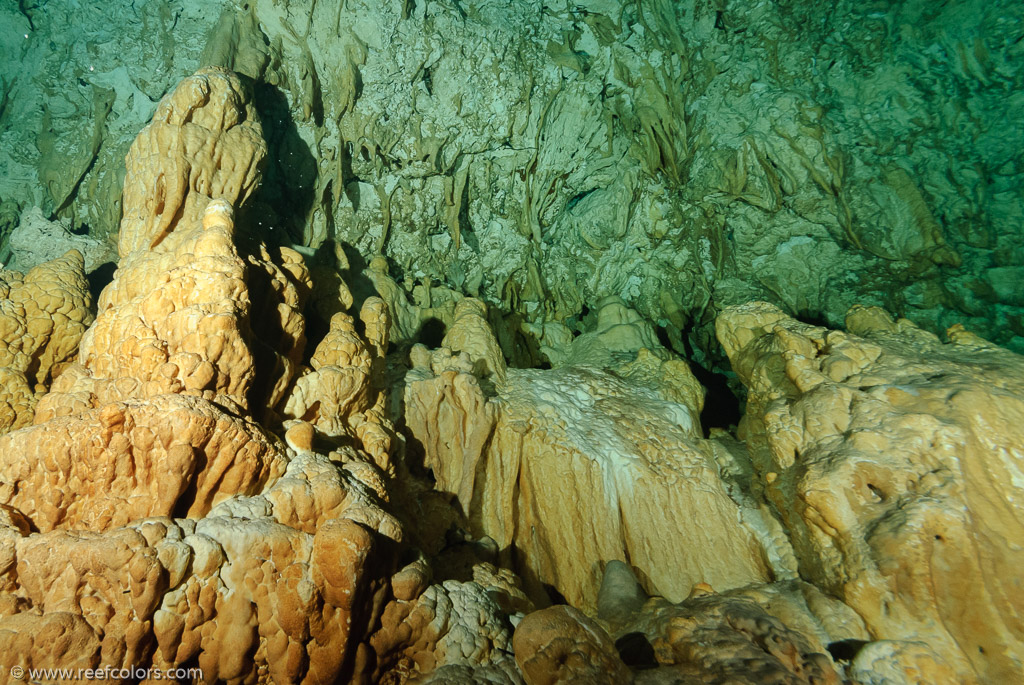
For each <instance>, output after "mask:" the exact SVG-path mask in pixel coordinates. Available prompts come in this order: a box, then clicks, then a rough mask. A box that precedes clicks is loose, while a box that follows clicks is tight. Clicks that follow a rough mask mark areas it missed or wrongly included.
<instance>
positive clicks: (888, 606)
mask: <svg viewBox="0 0 1024 685" xmlns="http://www.w3.org/2000/svg"><path fill="white" fill-rule="evenodd" d="M847 327H848V329H849V331H848V332H842V331H830V330H826V329H824V328H821V327H818V326H811V325H808V324H803V323H800V322H798V321H796V320H794V319H791V318H789V317H788V316H786V315H785V314H783V313H782V312H781V311H779V310H778V309H776V308H775V307H772V306H770V305H766V304H763V303H753V304H749V305H745V306H742V307H736V308H732V309H729V310H727V311H726V312H725V313H723V314H722V315H721V316H720V317H719V320H718V322H717V328H718V335H719V339H720V340H721V341H722V344H723V346H724V347H725V349H726V352H727V353H728V354H729V357H730V360H731V361H732V365H733V368H734V369H735V370H736V372H737V373H738V374H739V376H740V378H741V380H742V381H743V382H744V384H746V385H747V387H748V389H749V397H748V404H747V413H746V415H745V417H744V420H743V422H742V425H741V427H740V428H741V437H743V438H744V439H745V440H746V441H747V443H748V445H749V447H750V453H751V457H752V460H753V462H754V467H755V469H756V471H757V477H758V480H759V481H760V482H761V484H762V486H763V488H764V492H765V494H766V495H767V497H768V499H769V501H770V502H772V504H773V505H774V507H775V509H776V511H777V512H778V514H779V515H780V517H781V518H782V520H783V522H784V523H785V525H786V527H787V529H788V530H789V532H790V538H791V540H792V542H793V548H794V551H795V553H796V556H797V559H798V560H799V564H800V572H801V575H802V576H803V577H805V578H807V579H808V580H810V581H812V582H814V583H815V584H817V585H818V586H819V587H821V588H822V589H823V590H825V591H826V592H829V593H832V594H834V595H836V596H837V597H839V598H841V599H842V600H843V601H844V602H846V603H847V604H848V605H850V606H851V607H852V608H853V609H854V610H856V611H857V612H858V613H859V614H860V615H861V616H862V617H863V619H864V621H865V623H866V625H867V628H868V630H869V632H870V634H871V636H872V637H873V638H875V639H876V640H902V641H907V640H911V641H921V642H925V643H927V645H928V647H929V649H931V650H933V651H934V652H935V653H936V654H940V655H941V656H942V659H943V660H944V661H945V662H946V663H947V664H948V666H949V667H951V668H952V669H953V671H954V672H955V673H956V677H957V678H958V679H960V680H962V681H964V682H975V681H979V680H980V681H982V682H1007V679H1012V678H1013V677H1014V676H1013V675H1011V674H1018V673H1020V670H1021V667H1022V663H1024V626H1022V624H1021V622H1020V616H1021V615H1024V605H1022V602H1024V594H1022V593H1021V592H1020V590H1019V586H1020V585H1021V583H1022V582H1024V581H1022V576H1021V569H1024V551H1022V550H1024V517H1022V516H1021V514H1020V511H1021V508H1020V506H1019V504H1020V492H1021V475H1020V469H1019V464H1018V462H1019V461H1020V460H1021V458H1022V457H1024V433H1022V426H1024V359H1022V358H1021V357H1020V356H1018V355H1015V354H1013V353H1011V352H1009V351H1007V350H1004V349H1001V348H998V347H996V346H994V345H990V344H988V343H985V342H984V341H982V340H981V339H980V338H977V337H976V336H972V335H969V334H966V333H965V332H962V331H961V330H958V329H955V330H952V331H951V336H950V337H951V342H950V343H947V344H942V343H940V342H939V340H938V339H937V338H936V337H935V336H934V335H932V334H930V333H927V332H924V331H922V330H920V329H918V328H916V327H915V326H913V324H911V323H910V322H908V321H905V320H899V321H894V320H893V319H892V318H891V317H889V316H888V315H886V314H885V313H884V312H882V311H881V310H878V309H864V308H854V309H853V310H851V312H850V315H849V317H848V319H847Z"/></svg>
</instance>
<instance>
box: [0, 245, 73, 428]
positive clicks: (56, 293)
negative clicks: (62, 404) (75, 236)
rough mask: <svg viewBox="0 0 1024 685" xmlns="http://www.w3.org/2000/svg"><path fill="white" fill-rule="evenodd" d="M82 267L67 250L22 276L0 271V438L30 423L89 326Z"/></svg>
mask: <svg viewBox="0 0 1024 685" xmlns="http://www.w3.org/2000/svg"><path fill="white" fill-rule="evenodd" d="M83 266H84V262H83V259H82V255H81V253H79V252H78V251H76V250H71V251H68V252H67V253H66V254H64V255H63V256H62V257H58V258H57V259H54V260H52V261H49V262H46V263H44V264H40V265H38V266H36V267H34V268H32V269H31V270H29V271H28V273H26V274H24V275H23V274H21V273H20V272H17V271H7V270H4V269H2V268H0V298H2V299H0V378H2V381H3V382H2V383H0V434H2V433H5V432H7V431H8V430H12V429H16V428H21V427H23V426H26V425H29V424H30V423H32V416H33V412H34V410H35V406H36V402H37V401H38V399H39V398H40V396H42V395H43V394H44V393H45V392H46V391H47V390H48V389H49V387H50V384H51V382H52V381H53V379H54V378H57V377H58V376H59V375H60V374H61V373H62V372H63V371H64V370H65V368H66V367H67V366H68V365H69V364H70V363H71V362H72V360H73V359H74V356H75V354H76V353H77V351H78V345H79V341H80V340H81V338H82V334H83V333H84V332H85V329H86V327H88V325H89V324H90V323H92V320H93V314H92V311H91V307H92V296H91V295H90V294H89V284H88V283H87V282H86V280H85V273H84V272H83Z"/></svg>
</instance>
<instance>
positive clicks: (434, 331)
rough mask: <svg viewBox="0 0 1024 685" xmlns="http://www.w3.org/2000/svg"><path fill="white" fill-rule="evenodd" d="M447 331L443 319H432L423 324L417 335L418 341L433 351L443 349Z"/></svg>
mask: <svg viewBox="0 0 1024 685" xmlns="http://www.w3.org/2000/svg"><path fill="white" fill-rule="evenodd" d="M446 332H447V329H446V327H445V325H444V322H443V321H441V319H436V318H430V319H427V320H426V321H424V322H423V324H422V325H421V326H420V330H419V331H418V332H417V333H416V341H417V342H420V343H422V344H424V345H426V346H427V347H429V348H430V349H432V350H436V349H437V348H439V347H441V343H442V342H443V341H444V336H445V333H446Z"/></svg>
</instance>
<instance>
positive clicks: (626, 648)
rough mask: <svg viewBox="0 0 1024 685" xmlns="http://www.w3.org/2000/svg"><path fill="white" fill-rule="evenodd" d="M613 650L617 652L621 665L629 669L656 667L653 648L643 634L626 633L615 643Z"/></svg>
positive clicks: (656, 662)
mask: <svg viewBox="0 0 1024 685" xmlns="http://www.w3.org/2000/svg"><path fill="white" fill-rule="evenodd" d="M615 649H616V650H617V651H618V652H619V658H620V659H622V663H624V664H626V665H627V666H629V667H630V668H641V669H642V668H657V667H658V660H657V659H656V658H655V656H654V646H653V645H652V644H651V641H650V640H648V639H647V636H646V635H644V634H643V633H640V632H636V633H626V634H625V635H623V636H622V637H620V638H619V639H618V640H616V641H615Z"/></svg>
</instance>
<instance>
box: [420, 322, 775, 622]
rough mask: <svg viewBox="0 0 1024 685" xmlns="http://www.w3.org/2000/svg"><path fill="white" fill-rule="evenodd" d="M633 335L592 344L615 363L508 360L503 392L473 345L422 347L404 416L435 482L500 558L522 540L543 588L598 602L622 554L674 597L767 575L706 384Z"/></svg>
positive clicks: (530, 569)
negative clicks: (481, 366) (729, 490)
mask: <svg viewBox="0 0 1024 685" xmlns="http://www.w3.org/2000/svg"><path fill="white" fill-rule="evenodd" d="M616 325H618V324H616ZM627 337H628V336H627ZM630 339H632V338H630ZM634 342H635V340H634ZM629 344H631V343H628V342H624V343H623V344H622V346H621V347H620V348H619V349H618V350H616V351H615V352H614V353H609V352H608V351H607V350H605V351H602V350H601V349H599V348H598V346H597V345H591V347H590V348H588V349H590V350H591V353H590V354H591V357H592V358H593V359H609V358H611V356H618V357H620V358H621V365H620V366H618V367H616V370H615V372H612V371H607V370H603V369H600V368H595V367H591V366H579V367H576V366H571V367H561V368H557V369H553V370H546V371H544V370H524V369H508V371H507V373H506V379H505V382H504V383H503V384H500V386H499V387H498V389H497V395H496V396H493V397H492V396H490V392H489V391H488V390H485V388H484V386H483V385H482V384H481V382H480V379H478V378H477V377H476V376H475V375H473V374H472V371H473V369H474V364H473V362H472V360H471V359H470V358H469V356H468V355H466V354H465V353H460V354H459V355H451V354H450V353H447V352H446V350H445V349H444V348H442V349H441V350H438V351H436V352H433V353H430V352H428V351H426V350H425V349H423V348H414V349H413V352H412V354H411V361H412V364H413V369H412V370H411V371H410V372H409V374H408V376H407V379H406V381H407V385H406V395H405V412H406V414H405V418H406V422H407V425H408V427H409V430H410V432H411V433H412V435H413V437H414V438H415V441H416V442H415V443H414V444H416V445H418V446H421V447H422V450H423V458H424V465H425V466H427V467H428V468H430V469H431V470H432V471H433V473H434V477H435V478H436V479H437V488H438V489H439V490H441V491H442V492H448V493H451V494H453V495H454V498H455V502H456V503H457V505H458V506H459V508H460V509H461V511H462V513H463V514H464V516H465V517H466V518H467V519H468V522H469V527H470V529H471V530H472V532H473V534H474V535H476V536H483V535H487V536H489V537H491V538H493V540H494V541H495V542H496V544H497V547H498V549H500V550H502V555H503V556H502V557H501V559H502V563H504V564H512V563H513V561H512V552H511V550H512V549H513V548H514V549H515V559H516V563H517V564H519V566H517V567H516V568H517V569H518V570H519V571H520V572H521V573H522V575H523V576H524V579H525V581H526V583H527V590H528V591H529V593H530V595H531V597H533V598H534V599H535V600H538V599H540V598H543V597H544V596H545V590H544V589H543V587H542V583H543V584H548V585H551V586H554V587H555V588H556V589H557V590H558V591H559V592H560V593H561V594H562V595H563V596H564V597H565V598H566V600H567V601H568V602H569V603H571V604H573V605H574V606H578V607H582V608H584V609H586V610H588V611H591V610H593V609H594V607H595V603H596V600H597V595H598V589H599V587H600V584H601V574H602V569H603V564H604V562H607V561H610V560H614V559H619V560H625V559H629V560H630V561H631V563H632V564H633V566H635V567H636V568H637V569H638V570H639V571H640V574H641V576H642V581H643V583H644V584H645V586H646V588H647V590H648V591H650V592H652V593H658V594H664V595H665V596H668V597H670V598H672V599H674V600H677V601H678V600H681V599H683V598H684V597H685V596H686V594H687V593H688V592H689V590H690V587H691V586H692V585H693V584H695V583H698V582H702V581H708V582H711V583H712V584H714V585H715V586H716V587H721V588H722V589H726V588H732V587H737V586H741V585H745V584H748V583H753V582H763V581H764V580H767V578H768V575H769V570H768V566H767V563H766V561H765V555H764V552H763V550H762V548H761V546H760V544H759V543H758V541H757V540H756V539H755V536H754V535H753V534H752V533H751V532H750V531H749V530H748V529H747V528H745V527H744V526H743V525H742V524H741V523H740V521H739V518H740V511H739V508H738V506H737V505H736V504H735V503H734V502H733V501H732V500H731V499H730V498H729V496H728V495H727V494H726V491H725V488H724V486H723V483H722V480H721V479H720V477H719V474H718V471H717V467H716V466H715V459H714V450H713V448H712V446H711V444H710V443H709V441H706V440H704V439H702V438H701V437H700V427H699V421H698V415H699V407H700V402H701V401H702V398H703V393H702V391H701V389H700V386H699V385H698V384H697V382H696V380H694V379H693V377H692V374H690V373H689V370H688V369H687V368H686V365H685V363H683V362H681V361H679V360H670V359H667V358H666V359H662V358H661V357H662V356H665V357H667V356H668V355H667V353H666V352H665V351H664V350H659V351H658V353H657V354H656V353H654V352H652V351H644V350H643V349H642V350H639V351H635V350H634V351H633V353H632V354H631V355H630V354H627V352H626V351H625V350H626V349H627V347H628V345H629ZM627 360H628V361H627ZM634 378H635V379H636V381H633V379H634ZM669 531H671V533H669ZM666 536H669V537H670V538H671V539H672V544H665V539H666Z"/></svg>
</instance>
